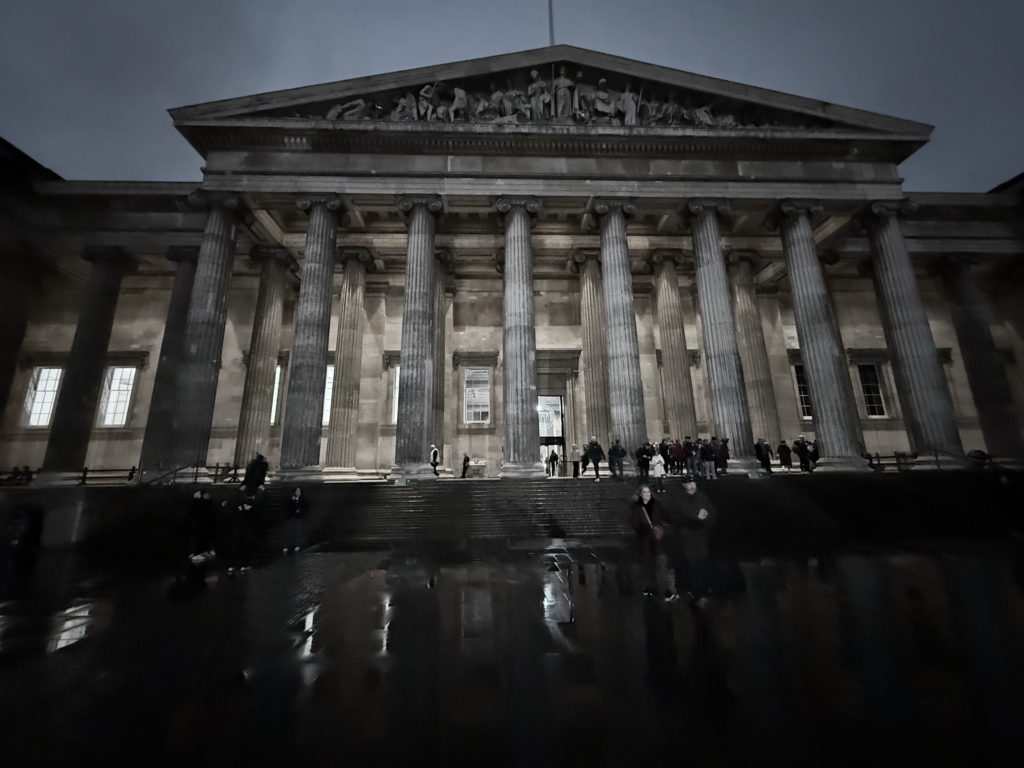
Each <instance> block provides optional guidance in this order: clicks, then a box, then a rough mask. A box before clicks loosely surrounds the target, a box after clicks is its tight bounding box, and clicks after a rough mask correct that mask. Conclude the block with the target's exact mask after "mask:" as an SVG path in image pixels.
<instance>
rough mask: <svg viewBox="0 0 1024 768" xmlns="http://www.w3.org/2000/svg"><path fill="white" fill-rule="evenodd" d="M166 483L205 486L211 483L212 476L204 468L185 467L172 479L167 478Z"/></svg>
mask: <svg viewBox="0 0 1024 768" xmlns="http://www.w3.org/2000/svg"><path fill="white" fill-rule="evenodd" d="M167 482H168V483H174V484H176V485H197V484H198V485H207V484H212V483H213V476H212V475H211V474H210V470H208V469H207V468H206V467H186V468H185V469H183V470H181V471H180V472H179V473H178V474H177V475H176V476H174V478H173V479H171V478H168V479H167Z"/></svg>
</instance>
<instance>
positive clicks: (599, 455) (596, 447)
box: [587, 435, 604, 483]
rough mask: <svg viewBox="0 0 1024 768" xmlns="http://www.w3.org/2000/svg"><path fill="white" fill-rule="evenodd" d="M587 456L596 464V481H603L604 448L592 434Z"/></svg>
mask: <svg viewBox="0 0 1024 768" xmlns="http://www.w3.org/2000/svg"><path fill="white" fill-rule="evenodd" d="M587 457H588V458H589V459H590V463H591V464H593V465H594V482H595V483H599V482H601V462H602V461H604V448H602V447H601V444H600V443H599V442H597V437H596V436H595V435H591V436H590V442H589V443H587Z"/></svg>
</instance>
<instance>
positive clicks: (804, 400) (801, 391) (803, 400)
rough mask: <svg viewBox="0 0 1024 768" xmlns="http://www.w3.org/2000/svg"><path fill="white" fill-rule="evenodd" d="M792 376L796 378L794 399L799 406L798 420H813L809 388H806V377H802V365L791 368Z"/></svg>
mask: <svg viewBox="0 0 1024 768" xmlns="http://www.w3.org/2000/svg"><path fill="white" fill-rule="evenodd" d="M793 375H794V376H795V377H796V399H797V403H798V404H799V406H800V418H801V419H812V418H814V411H813V410H811V388H810V387H809V386H807V376H805V375H804V367H803V366H802V365H794V366H793Z"/></svg>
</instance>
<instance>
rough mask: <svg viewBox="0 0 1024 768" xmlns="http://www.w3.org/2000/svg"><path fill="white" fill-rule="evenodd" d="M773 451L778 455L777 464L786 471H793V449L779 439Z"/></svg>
mask: <svg viewBox="0 0 1024 768" xmlns="http://www.w3.org/2000/svg"><path fill="white" fill-rule="evenodd" d="M775 453H777V454H778V456H779V466H780V467H782V468H783V469H785V470H786V471H787V472H792V471H793V451H792V450H791V449H790V447H789V446H788V445H786V441H785V440H780V441H779V447H778V448H776V449H775Z"/></svg>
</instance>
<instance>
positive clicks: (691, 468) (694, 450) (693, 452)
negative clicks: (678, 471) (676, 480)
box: [682, 435, 699, 477]
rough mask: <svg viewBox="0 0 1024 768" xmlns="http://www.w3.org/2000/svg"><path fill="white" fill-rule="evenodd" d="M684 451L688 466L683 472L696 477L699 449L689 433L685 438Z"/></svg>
mask: <svg viewBox="0 0 1024 768" xmlns="http://www.w3.org/2000/svg"><path fill="white" fill-rule="evenodd" d="M683 452H684V453H685V454H686V458H685V461H686V466H685V468H684V469H683V471H682V474H684V475H686V474H690V475H693V476H694V477H696V476H697V459H698V458H699V456H698V453H699V451H698V445H697V443H695V442H693V440H692V439H691V438H690V436H689V435H687V436H686V437H684V438H683Z"/></svg>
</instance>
